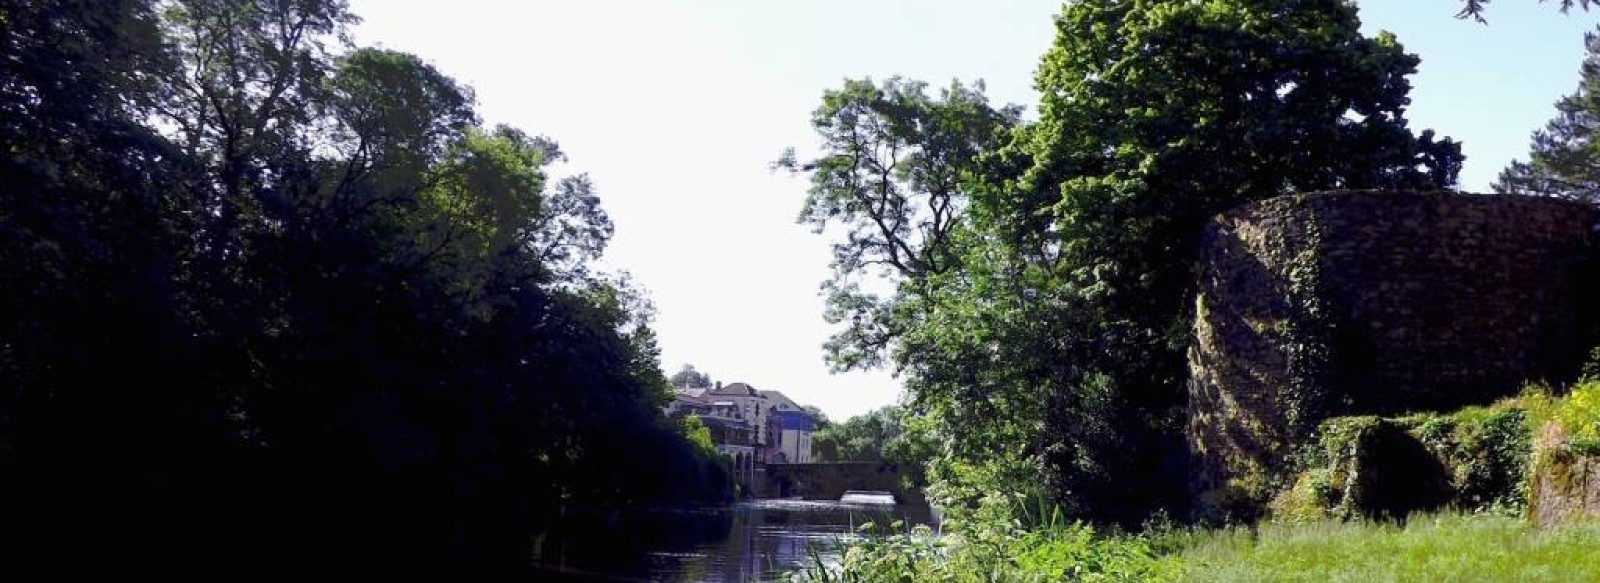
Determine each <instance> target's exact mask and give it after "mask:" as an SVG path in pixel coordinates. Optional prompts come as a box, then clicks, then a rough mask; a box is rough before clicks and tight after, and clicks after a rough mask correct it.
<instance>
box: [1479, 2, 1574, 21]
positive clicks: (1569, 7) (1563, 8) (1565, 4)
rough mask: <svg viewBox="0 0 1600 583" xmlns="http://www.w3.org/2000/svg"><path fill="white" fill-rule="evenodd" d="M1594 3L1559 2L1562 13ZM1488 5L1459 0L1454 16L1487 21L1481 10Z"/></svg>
mask: <svg viewBox="0 0 1600 583" xmlns="http://www.w3.org/2000/svg"><path fill="white" fill-rule="evenodd" d="M1546 1H1547V0H1539V3H1540V4H1543V3H1545V2H1546ZM1594 4H1595V0H1561V1H1560V3H1559V5H1560V6H1561V13H1562V14H1566V13H1567V11H1568V10H1572V7H1574V6H1577V7H1579V8H1582V9H1584V10H1588V9H1589V7H1590V6H1592V5H1594ZM1488 7H1489V0H1461V11H1460V12H1457V13H1456V18H1471V19H1473V20H1476V21H1478V22H1480V23H1487V22H1488V21H1487V20H1485V19H1484V17H1483V11H1484V10H1485V9H1487V8H1488Z"/></svg>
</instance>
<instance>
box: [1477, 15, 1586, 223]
mask: <svg viewBox="0 0 1600 583" xmlns="http://www.w3.org/2000/svg"><path fill="white" fill-rule="evenodd" d="M1583 41H1584V46H1585V47H1586V48H1587V50H1588V52H1587V54H1585V56H1584V59H1583V64H1582V65H1581V66H1580V67H1579V69H1578V78H1579V81H1578V90H1577V91H1575V92H1573V93H1572V94H1571V95H1567V96H1566V97H1562V98H1561V100H1560V101H1557V102H1556V117H1555V118H1554V119H1552V120H1550V122H1549V123H1547V124H1545V126H1544V128H1543V129H1540V130H1537V131H1535V132H1533V143H1532V145H1531V147H1530V149H1531V152H1530V153H1529V155H1528V161H1527V162H1520V161H1513V162H1512V163H1511V165H1510V166H1508V167H1506V169H1505V170H1504V171H1501V172H1500V178H1499V180H1497V181H1496V182H1495V184H1494V190H1495V192H1500V193H1505V194H1522V195H1532V196H1554V197H1560V198H1570V199H1574V200H1581V201H1587V202H1597V201H1600V142H1597V141H1595V140H1594V134H1595V132H1596V130H1600V32H1590V33H1588V34H1585V35H1584V37H1583Z"/></svg>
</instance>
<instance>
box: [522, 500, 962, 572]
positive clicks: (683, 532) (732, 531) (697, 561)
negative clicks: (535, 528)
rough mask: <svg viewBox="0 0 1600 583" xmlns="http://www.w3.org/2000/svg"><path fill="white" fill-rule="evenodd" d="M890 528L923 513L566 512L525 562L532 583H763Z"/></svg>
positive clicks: (748, 507)
mask: <svg viewBox="0 0 1600 583" xmlns="http://www.w3.org/2000/svg"><path fill="white" fill-rule="evenodd" d="M895 520H900V521H903V522H905V523H906V524H929V523H931V517H930V513H929V511H928V509H927V508H926V507H920V506H893V507H872V506H857V505H848V504H840V503H837V502H816V501H799V500H755V501H748V502H739V503H736V504H733V505H730V506H725V507H716V508H679V509H649V510H630V511H592V512H574V513H571V514H569V515H568V516H567V517H566V518H565V519H564V520H562V521H560V524H557V525H556V526H554V527H552V528H550V529H549V530H548V531H546V532H544V533H541V534H537V535H535V536H534V537H533V539H532V541H531V543H532V551H533V553H532V560H533V564H534V567H535V570H536V572H537V573H538V574H540V575H543V576H542V577H540V578H539V579H540V580H562V581H685V582H688V581H693V582H706V583H722V582H726V583H734V582H744V581H770V580H774V579H778V578H781V577H782V576H783V574H784V573H788V572H791V571H793V570H795V569H797V568H799V567H801V566H804V565H810V564H812V562H813V561H815V558H814V557H813V554H812V553H813V550H815V552H816V553H818V554H819V555H820V556H821V557H822V558H823V559H824V560H829V559H832V558H833V557H836V556H837V550H836V549H837V543H838V541H839V540H840V539H842V538H844V537H848V536H850V535H851V534H852V533H853V532H855V528H856V527H857V526H858V525H861V524H863V523H865V522H868V521H872V522H874V523H877V524H880V525H882V526H884V527H887V526H888V525H889V523H890V522H892V521H895Z"/></svg>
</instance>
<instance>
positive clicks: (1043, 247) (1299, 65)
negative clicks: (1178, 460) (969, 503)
mask: <svg viewBox="0 0 1600 583" xmlns="http://www.w3.org/2000/svg"><path fill="white" fill-rule="evenodd" d="M1057 29H1058V34H1057V37H1056V42H1055V44H1054V46H1053V47H1052V48H1051V49H1050V50H1049V51H1048V52H1047V53H1046V55H1045V57H1044V60H1043V64H1042V65H1041V67H1040V69H1039V72H1038V78H1037V79H1038V80H1037V83H1038V87H1039V89H1040V93H1041V94H1042V95H1043V98H1042V101H1041V103H1040V107H1039V110H1040V121H1039V123H1038V125H1037V126H1036V127H1035V128H1034V131H1033V132H1032V135H1031V136H1029V137H1028V138H1027V139H1026V141H1024V142H1022V143H1019V144H1018V145H1017V148H1016V150H1017V151H1016V152H1015V153H1012V154H1009V155H1011V156H1018V157H1026V158H1027V159H1029V160H1031V163H1032V165H1031V167H1030V168H1029V169H1028V171H1027V172H1025V173H1024V174H1023V176H1022V177H1021V180H1020V181H1019V185H1020V187H1019V188H1018V189H1016V190H1014V191H1013V190H1007V189H999V190H997V191H996V196H994V197H993V198H983V199H980V200H978V201H977V202H976V203H975V206H982V207H985V208H986V209H992V212H993V216H996V217H1004V218H1006V219H1009V220H1008V221H1007V224H1009V225H1016V224H1026V223H1025V221H1028V220H1029V218H1030V217H1035V216H1038V215H1040V214H1045V215H1048V216H1050V217H1052V218H1053V221H1052V222H1051V224H1049V225H1048V226H1047V227H1046V228H1045V229H1042V230H1041V229H1037V228H1036V227H1035V228H1033V229H1031V230H1028V231H1022V232H1019V233H1017V235H1016V238H1017V239H1019V240H1022V241H1027V242H1029V243H1030V244H1029V245H1027V246H1025V247H1023V249H1024V250H1023V251H1022V252H1021V253H1022V254H1023V258H1022V264H1023V266H1024V267H1023V270H1024V273H1027V272H1032V271H1033V270H1038V271H1039V273H1040V275H1039V276H1038V277H1040V278H1041V279H1042V280H1043V281H1045V282H1046V286H1047V287H1046V289H1045V290H1041V291H1042V292H1043V294H1044V295H1045V297H1050V298H1056V300H1055V301H1058V302H1060V303H1059V305H1061V306H1063V307H1065V308H1066V309H1067V310H1069V311H1072V312H1077V313H1079V314H1081V315H1080V316H1079V317H1078V318H1075V319H1072V320H1069V321H1067V322H1064V323H1063V324H1064V325H1065V327H1066V330H1064V331H1063V333H1061V334H1057V335H1052V336H1053V337H1055V338H1058V339H1061V340H1063V343H1064V344H1066V345H1068V346H1070V345H1071V344H1073V343H1079V344H1080V346H1078V347H1070V348H1068V349H1067V351H1066V352H1065V353H1064V354H1061V359H1062V360H1065V361H1067V362H1071V363H1072V365H1071V366H1069V367H1067V368H1066V369H1065V370H1061V369H1058V372H1057V373H1055V375H1054V379H1052V381H1051V383H1050V384H1051V385H1053V386H1054V387H1055V390H1054V391H1053V394H1052V395H1051V399H1052V402H1051V403H1050V405H1049V409H1048V413H1047V415H1048V416H1047V423H1048V424H1049V425H1050V426H1051V427H1052V428H1053V429H1054V431H1052V433H1057V434H1060V435H1065V436H1073V437H1076V439H1072V440H1070V441H1066V442H1062V443H1059V444H1052V445H1050V446H1047V448H1046V451H1047V452H1049V453H1047V455H1046V457H1047V460H1048V461H1049V463H1050V465H1051V466H1052V467H1054V468H1056V469H1057V471H1058V472H1059V474H1058V475H1059V476H1060V479H1061V481H1060V482H1059V483H1058V484H1056V487H1057V488H1058V492H1061V493H1066V492H1072V493H1074V494H1077V495H1079V496H1086V495H1088V496H1087V498H1088V500H1087V505H1086V506H1085V508H1095V507H1110V508H1119V509H1147V508H1151V507H1153V506H1155V505H1157V504H1159V503H1160V502H1159V501H1158V500H1159V499H1158V500H1140V499H1138V496H1126V493H1125V492H1118V490H1119V489H1118V488H1116V487H1114V484H1117V483H1123V484H1126V483H1130V481H1132V482H1135V483H1176V482H1178V481H1179V480H1177V479H1176V478H1177V476H1163V475H1162V472H1163V471H1166V470H1163V468H1170V467H1172V465H1173V464H1172V463H1171V462H1170V461H1169V460H1167V459H1164V458H1168V457H1169V456H1170V452H1171V451H1172V450H1173V449H1177V448H1179V447H1181V442H1180V441H1178V439H1177V438H1176V434H1177V433H1178V430H1179V429H1180V428H1181V424H1180V423H1179V422H1178V419H1180V418H1181V411H1182V407H1183V403H1184V393H1183V389H1182V387H1183V380H1184V375H1185V369H1184V362H1183V354H1184V346H1185V345H1186V343H1187V341H1188V316H1187V310H1188V309H1189V308H1190V306H1192V303H1193V285H1194V282H1193V278H1192V275H1191V271H1190V266H1191V265H1192V263H1193V260H1194V257H1195V253H1196V250H1197V248H1198V237H1199V233H1200V228H1201V226H1202V225H1203V223H1204V222H1205V221H1206V220H1207V219H1209V218H1210V217H1211V216H1213V215H1215V214H1216V213H1218V212H1221V211H1223V210H1226V209H1227V208H1230V207H1233V206H1235V205H1238V204H1240V203H1244V202H1248V201H1252V200H1261V199H1265V198H1271V197H1274V196H1279V195H1283V194H1288V193H1293V192H1311V191H1317V190H1326V189H1367V188H1383V189H1423V190H1432V189H1442V188H1445V187H1448V186H1450V185H1451V184H1453V183H1454V181H1455V178H1456V175H1457V174H1458V173H1459V171H1460V168H1461V161H1462V159H1463V158H1462V155H1461V151H1460V146H1459V145H1458V144H1456V143H1454V142H1452V141H1450V140H1448V139H1445V140H1439V139H1436V138H1435V137H1434V134H1433V132H1432V131H1423V132H1422V133H1421V134H1420V135H1413V134H1412V132H1411V131H1410V130H1409V129H1408V127H1407V122H1406V119H1405V107H1406V105H1407V103H1408V102H1409V99H1408V97H1407V92H1408V91H1409V90H1410V84H1409V83H1408V82H1407V81H1406V77H1407V76H1409V75H1411V74H1413V73H1415V72H1416V66H1417V63H1418V62H1419V59H1418V58H1417V57H1416V56H1414V55H1410V54H1407V53H1405V52H1404V50H1403V48H1402V47H1401V46H1400V44H1399V43H1398V41H1396V40H1395V38H1394V36H1393V35H1392V34H1389V33H1379V34H1378V35H1376V36H1375V37H1370V38H1369V37H1366V36H1364V35H1362V34H1361V32H1360V21H1359V20H1358V19H1357V17H1356V7H1355V5H1354V4H1353V3H1351V2H1348V1H1344V0H1312V1H1285V0H1210V1H1205V2H1194V3H1182V4H1169V3H1122V2H1115V3H1109V2H1107V3H1102V2H1086V3H1080V4H1073V5H1069V6H1068V7H1067V8H1066V9H1065V10H1064V11H1063V13H1062V15H1061V16H1060V17H1059V18H1058V19H1057ZM1197 47H1201V48H1197ZM1035 249H1037V250H1039V251H1040V252H1038V253H1037V254H1035V253H1034V250H1035ZM1024 278H1025V279H1032V276H1024ZM1044 304H1045V305H1048V302H1045V303H1044ZM1024 309H1025V310H1026V309H1027V306H1024ZM1097 423H1102V424H1109V427H1107V428H1108V429H1110V430H1111V432H1112V434H1111V435H1106V434H1103V433H1101V432H1100V431H1096V430H1094V429H1093V428H1095V427H1096V425H1097ZM1085 429H1087V430H1088V431H1085ZM1155 480H1164V481H1161V482H1153V481H1155ZM1154 490H1156V489H1154V488H1152V489H1148V490H1145V491H1144V492H1146V493H1150V492H1153V491H1154ZM1089 493H1104V494H1107V495H1109V496H1108V497H1107V498H1100V499H1096V498H1098V497H1097V496H1092V495H1089ZM1174 494H1175V493H1163V495H1162V496H1161V498H1167V499H1170V497H1172V496H1173V495H1174ZM1139 512H1140V511H1139V510H1134V513H1133V514H1132V515H1129V516H1127V518H1136V517H1137V516H1138V514H1139Z"/></svg>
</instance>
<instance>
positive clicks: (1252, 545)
mask: <svg viewBox="0 0 1600 583" xmlns="http://www.w3.org/2000/svg"><path fill="white" fill-rule="evenodd" d="M1176 558H1177V559H1178V561H1179V562H1180V563H1181V564H1182V565H1183V576H1182V579H1183V580H1188V581H1351V582H1360V583H1382V582H1387V581H1517V582H1522V581H1562V582H1565V581H1600V524H1588V525H1576V526H1567V527H1561V528H1556V529H1550V530H1542V531H1541V530H1536V529H1534V528H1532V527H1531V526H1529V525H1528V522H1527V520H1525V519H1521V518H1512V517H1506V516H1495V515H1488V514H1479V515H1467V516H1462V515H1440V516H1425V517H1414V518H1413V519H1412V520H1411V521H1410V522H1409V523H1408V524H1407V525H1406V526H1405V527H1403V528H1402V527H1399V526H1394V525H1380V524H1373V523H1366V522H1350V523H1341V522H1317V523H1310V524H1300V525H1264V526H1262V527H1260V529H1259V531H1258V533H1257V534H1256V535H1255V536H1251V533H1250V532H1249V531H1247V530H1229V531H1218V532H1213V533H1210V534H1208V535H1205V536H1201V537H1199V538H1198V540H1197V541H1196V542H1195V543H1194V544H1193V545H1192V546H1191V547H1189V548H1188V549H1186V550H1183V551H1182V552H1180V553H1179V554H1178V555H1177V556H1176Z"/></svg>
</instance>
